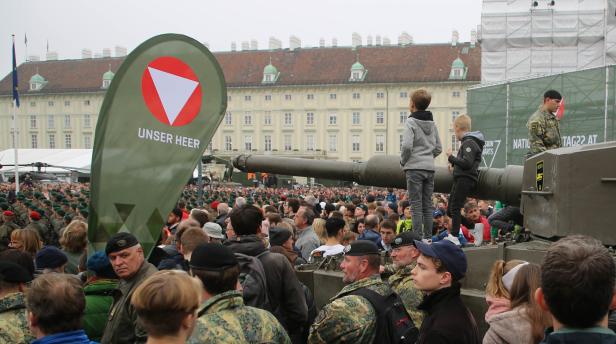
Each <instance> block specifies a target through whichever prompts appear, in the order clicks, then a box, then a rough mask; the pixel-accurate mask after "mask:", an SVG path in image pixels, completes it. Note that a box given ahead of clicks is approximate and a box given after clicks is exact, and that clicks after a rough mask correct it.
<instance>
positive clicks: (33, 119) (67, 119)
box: [30, 114, 92, 129]
mask: <svg viewBox="0 0 616 344" xmlns="http://www.w3.org/2000/svg"><path fill="white" fill-rule="evenodd" d="M81 123H82V125H83V127H84V128H91V127H92V117H91V116H90V115H88V114H85V115H83V121H82V122H81ZM63 124H64V126H63V127H64V128H70V127H71V115H64V117H63ZM55 127H56V116H55V115H48V116H47V128H49V129H54V128H55ZM37 128H38V117H37V116H36V115H30V129H37Z"/></svg>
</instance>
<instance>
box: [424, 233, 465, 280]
mask: <svg viewBox="0 0 616 344" xmlns="http://www.w3.org/2000/svg"><path fill="white" fill-rule="evenodd" d="M415 247H417V249H418V250H419V252H421V254H423V255H424V256H428V257H433V258H438V259H440V260H441V262H443V265H444V266H445V269H447V271H449V272H450V273H451V277H452V278H453V280H454V281H457V280H460V279H462V278H464V275H465V274H466V268H467V266H468V265H467V262H466V255H465V254H464V251H462V249H461V248H459V247H458V246H457V245H456V244H454V243H452V242H451V241H449V240H441V241H437V242H433V243H432V244H426V243H424V242H423V241H420V240H415Z"/></svg>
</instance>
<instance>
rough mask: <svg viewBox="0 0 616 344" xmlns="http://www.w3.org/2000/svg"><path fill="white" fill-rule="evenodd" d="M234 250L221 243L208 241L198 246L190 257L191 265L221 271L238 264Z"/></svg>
mask: <svg viewBox="0 0 616 344" xmlns="http://www.w3.org/2000/svg"><path fill="white" fill-rule="evenodd" d="M237 264H238V262H237V258H235V255H234V254H233V252H232V251H231V250H230V249H229V248H228V247H227V246H223V245H221V244H214V243H207V244H202V245H199V246H197V248H195V250H194V251H193V253H192V256H191V257H190V266H191V267H192V268H194V269H200V270H214V271H220V270H224V269H226V268H229V267H232V266H236V265H237Z"/></svg>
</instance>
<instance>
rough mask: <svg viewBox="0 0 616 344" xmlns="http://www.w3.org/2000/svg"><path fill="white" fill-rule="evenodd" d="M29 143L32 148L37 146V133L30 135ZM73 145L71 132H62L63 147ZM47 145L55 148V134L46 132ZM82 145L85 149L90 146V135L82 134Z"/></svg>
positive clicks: (68, 147)
mask: <svg viewBox="0 0 616 344" xmlns="http://www.w3.org/2000/svg"><path fill="white" fill-rule="evenodd" d="M30 145H31V147H32V148H39V147H38V134H31V135H30ZM72 146H73V137H72V135H71V134H64V148H67V149H70V148H72ZM47 147H48V148H50V149H55V148H57V146H56V134H48V135H47ZM83 147H84V148H85V149H91V148H92V136H91V135H84V136H83Z"/></svg>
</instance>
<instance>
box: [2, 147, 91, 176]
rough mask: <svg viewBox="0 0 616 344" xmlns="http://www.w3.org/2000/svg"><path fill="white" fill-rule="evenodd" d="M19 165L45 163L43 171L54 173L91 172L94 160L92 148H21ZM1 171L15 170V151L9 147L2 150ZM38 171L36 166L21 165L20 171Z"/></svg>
mask: <svg viewBox="0 0 616 344" xmlns="http://www.w3.org/2000/svg"><path fill="white" fill-rule="evenodd" d="M17 160H18V163H19V165H26V164H33V163H44V164H47V165H50V166H49V167H42V169H41V172H45V173H52V174H64V175H67V174H70V173H71V172H79V173H86V174H89V173H90V163H91V161H92V150H91V149H19V150H18V157H17ZM0 164H2V165H3V168H2V170H0V172H1V173H3V174H4V175H7V174H8V173H13V171H14V170H15V168H14V164H15V151H14V150H13V149H7V150H3V151H0ZM27 171H37V168H36V167H34V166H19V172H27Z"/></svg>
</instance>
